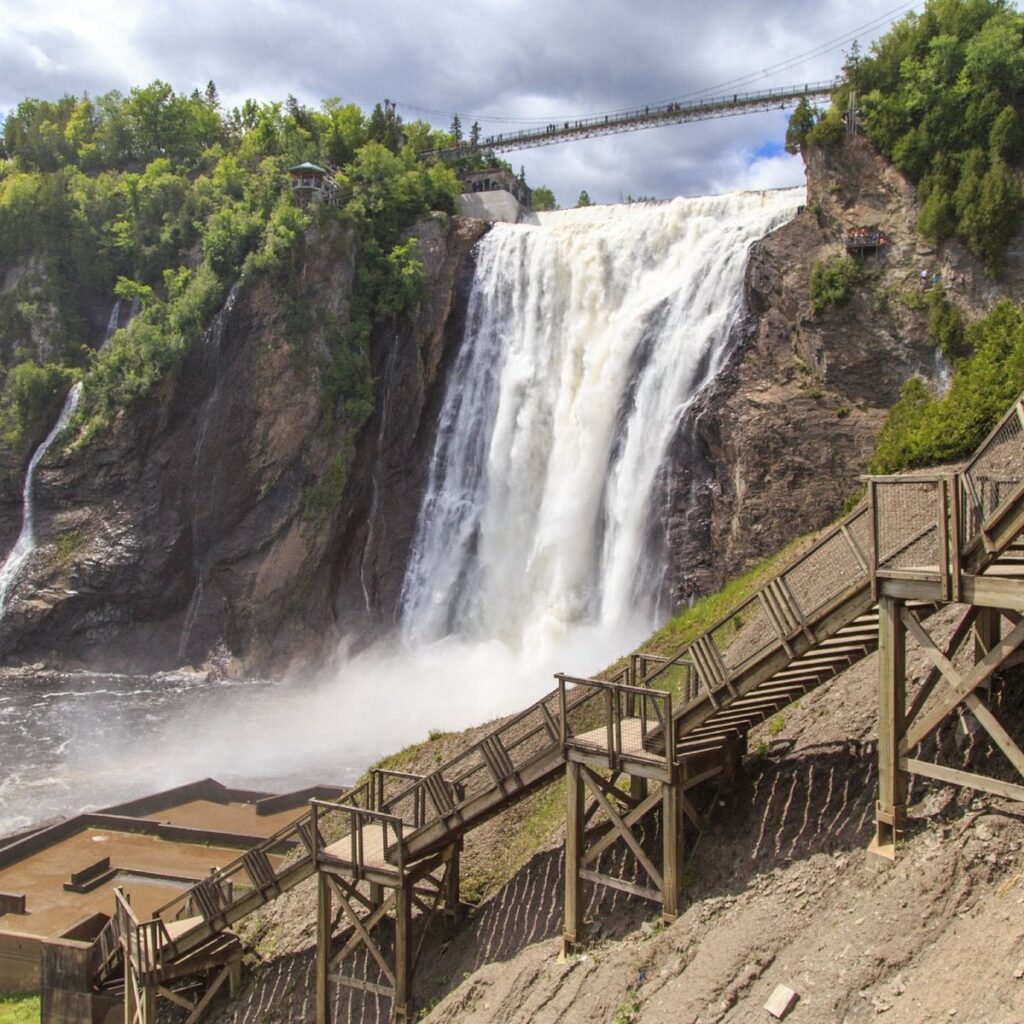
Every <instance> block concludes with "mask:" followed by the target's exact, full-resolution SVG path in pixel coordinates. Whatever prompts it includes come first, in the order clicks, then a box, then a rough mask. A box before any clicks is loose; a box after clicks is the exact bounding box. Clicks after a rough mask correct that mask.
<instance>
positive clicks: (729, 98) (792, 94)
mask: <svg viewBox="0 0 1024 1024" xmlns="http://www.w3.org/2000/svg"><path fill="white" fill-rule="evenodd" d="M837 85H838V80H833V81H829V82H814V83H810V84H804V85H792V86H785V87H783V88H779V89H763V90H760V91H758V92H734V93H729V94H728V95H723V96H710V97H704V98H702V99H694V100H689V101H687V102H676V101H673V102H670V103H660V104H656V105H648V106H644V107H637V108H636V109H633V110H626V111H622V112H618V113H614V114H598V115H595V116H592V117H583V118H577V119H574V120H571V121H561V122H551V123H549V124H546V125H541V126H538V127H533V128H523V129H521V130H519V131H515V132H504V133H500V134H498V135H488V136H487V137H486V138H481V139H479V140H477V141H475V142H474V141H471V140H461V141H460V142H459V143H458V144H457V145H455V146H449V147H446V148H444V149H431V150H425V151H423V152H422V153H420V157H421V159H431V158H434V157H438V158H440V159H442V160H455V159H458V158H459V157H467V156H473V155H475V154H476V153H483V152H488V153H510V152H514V151H516V150H520V149H535V148H536V147H538V146H552V145H555V144H556V143H559V142H570V141H572V140H574V139H593V138H597V137H599V136H602V135H619V134H622V133H623V132H637V131H642V130H643V129H645V128H660V127H664V126H666V125H672V124H689V123H691V122H693V121H713V120H717V119H719V118H722V117H733V116H735V115H737V114H755V113H758V112H763V111H767V110H786V109H788V108H789V107H794V106H796V105H797V104H798V103H799V102H800V101H801V100H807V101H808V102H812V101H818V100H827V99H828V98H829V97H830V96H831V94H832V91H833V90H834V89H835V88H836V86H837Z"/></svg>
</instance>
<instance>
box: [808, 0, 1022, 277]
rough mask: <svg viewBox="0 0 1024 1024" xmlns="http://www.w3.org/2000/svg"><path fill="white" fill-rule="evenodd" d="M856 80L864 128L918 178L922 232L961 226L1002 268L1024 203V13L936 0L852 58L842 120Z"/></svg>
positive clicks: (989, 1) (977, 1)
mask: <svg viewBox="0 0 1024 1024" xmlns="http://www.w3.org/2000/svg"><path fill="white" fill-rule="evenodd" d="M851 90H855V91H856V93H857V96H858V103H859V107H860V112H861V123H862V126H863V130H864V133H865V134H866V135H867V137H868V138H869V139H870V140H871V142H872V143H873V144H874V145H875V146H876V147H877V148H878V149H879V150H880V151H881V152H883V153H885V154H886V155H887V156H889V157H890V158H891V159H892V160H893V161H894V162H895V163H896V165H897V166H898V167H900V168H901V169H902V170H904V171H905V172H906V173H907V174H908V175H909V176H910V177H911V179H912V180H913V181H914V182H915V183H916V185H917V189H918V198H919V200H920V202H921V204H922V212H921V220H920V228H921V230H922V232H923V233H924V234H926V235H927V236H929V237H931V238H933V239H936V240H940V239H942V238H945V237H947V236H949V235H952V234H957V235H959V236H960V237H962V238H963V239H964V241H965V242H966V243H967V245H968V246H969V247H970V248H971V249H972V250H973V251H974V252H975V253H976V254H977V255H978V256H979V257H981V259H982V260H983V261H984V262H985V263H986V265H987V266H988V267H989V269H990V270H992V271H993V272H998V271H999V270H1000V269H1001V268H1002V265H1003V261H1004V258H1005V253H1006V245H1007V242H1008V241H1009V239H1010V237H1011V236H1012V235H1013V233H1014V232H1015V231H1016V230H1017V228H1019V227H1020V224H1021V220H1022V213H1024V196H1022V188H1021V175H1020V171H1021V167H1020V161H1021V158H1022V156H1024V129H1022V126H1021V121H1020V97H1021V95H1024V14H1021V13H1020V12H1018V11H1016V10H1015V9H1014V7H1013V5H1012V4H1010V3H1008V2H1007V0H929V2H928V3H927V4H926V5H925V8H924V10H923V11H922V12H921V13H920V14H917V13H911V14H908V15H907V16H906V17H904V18H903V19H901V20H900V21H899V22H897V23H896V24H895V25H894V26H893V27H892V29H891V30H890V31H889V32H888V33H887V34H886V35H884V36H883V37H882V38H881V39H879V40H877V41H876V42H875V43H873V44H872V46H871V53H870V54H869V55H868V56H866V57H864V58H860V56H859V55H858V58H857V60H855V61H850V62H848V63H847V66H846V68H845V81H844V82H843V84H842V86H841V87H840V88H839V89H838V90H837V91H836V93H835V95H834V97H833V106H832V110H831V111H830V113H829V115H828V116H830V117H832V118H833V119H834V120H835V121H836V122H837V123H838V120H839V117H840V113H841V112H842V111H844V110H845V109H846V106H847V103H848V101H849V96H850V92H851ZM822 124H824V119H823V120H822V122H821V123H820V124H819V125H816V126H815V128H814V129H813V130H814V131H817V130H818V129H819V128H820V127H821V125H822Z"/></svg>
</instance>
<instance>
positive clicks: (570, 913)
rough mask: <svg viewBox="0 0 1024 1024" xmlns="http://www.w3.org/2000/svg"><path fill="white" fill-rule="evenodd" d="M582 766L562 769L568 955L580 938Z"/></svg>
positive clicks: (568, 765) (565, 948) (564, 939)
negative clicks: (563, 778) (563, 782)
mask: <svg viewBox="0 0 1024 1024" xmlns="http://www.w3.org/2000/svg"><path fill="white" fill-rule="evenodd" d="M582 772H583V766H582V765H580V764H576V763H575V762H573V761H569V762H567V763H566V766H565V800H566V802H565V927H564V929H563V932H562V946H563V951H564V952H565V953H569V952H570V951H571V950H572V947H573V946H575V945H576V944H577V943H578V942H579V941H580V938H581V935H582V929H583V903H582V901H581V900H580V868H581V867H582V860H583V780H582V778H581V774H582Z"/></svg>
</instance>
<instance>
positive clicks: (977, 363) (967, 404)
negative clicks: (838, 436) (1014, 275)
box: [868, 299, 1024, 473]
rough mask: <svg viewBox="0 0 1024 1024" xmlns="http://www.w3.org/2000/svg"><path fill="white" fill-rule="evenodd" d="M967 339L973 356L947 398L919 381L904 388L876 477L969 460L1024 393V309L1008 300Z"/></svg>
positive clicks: (876, 461)
mask: <svg viewBox="0 0 1024 1024" xmlns="http://www.w3.org/2000/svg"><path fill="white" fill-rule="evenodd" d="M965 336H966V344H967V346H968V348H969V349H970V350H971V351H972V354H971V355H970V356H968V357H966V358H965V359H963V360H961V361H960V362H959V363H957V364H956V366H955V368H954V372H953V377H952V380H951V382H950V386H949V390H948V391H947V392H946V395H945V396H944V397H943V398H935V397H933V396H932V395H931V394H930V393H929V392H928V389H927V388H926V387H925V385H924V383H923V382H922V381H921V380H920V379H919V378H917V377H912V378H911V379H910V380H908V381H907V383H906V384H904V386H903V391H902V393H901V395H900V399H899V401H898V402H897V403H896V404H895V405H894V406H893V407H892V409H891V410H890V411H889V415H888V416H887V418H886V421H885V424H884V425H883V427H882V430H881V433H880V434H879V437H878V447H877V448H876V450H875V454H874V456H873V457H872V459H871V462H870V463H869V465H868V468H869V470H870V471H871V472H872V473H895V472H898V471H899V470H902V469H909V468H912V467H915V466H930V465H934V464H936V463H939V462H948V461H950V460H953V459H961V458H964V457H966V456H967V455H969V454H970V453H971V452H972V451H973V450H974V449H975V448H976V447H977V446H978V445H979V444H980V443H981V442H982V441H983V440H984V439H985V436H986V434H987V433H988V432H989V431H990V430H991V429H992V427H994V426H995V424H996V423H997V422H998V420H999V417H1000V416H1002V415H1003V413H1004V412H1005V411H1006V409H1007V407H1008V406H1009V405H1010V403H1011V402H1012V401H1013V400H1014V399H1015V398H1016V397H1017V396H1018V395H1019V394H1020V393H1021V391H1024V305H1020V306H1015V305H1014V304H1013V303H1011V302H1009V301H1008V300H1005V299H1004V300H1003V301H1002V302H1000V303H998V304H997V305H996V306H994V307H993V309H992V311H991V312H990V313H989V314H988V316H986V317H985V318H984V319H983V320H979V321H977V322H976V323H974V324H971V325H970V327H968V328H967V329H966V332H965Z"/></svg>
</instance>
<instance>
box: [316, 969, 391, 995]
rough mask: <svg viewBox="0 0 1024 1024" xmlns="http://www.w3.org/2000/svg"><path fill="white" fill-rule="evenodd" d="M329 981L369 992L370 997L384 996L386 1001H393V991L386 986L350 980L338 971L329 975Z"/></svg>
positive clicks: (361, 980)
mask: <svg viewBox="0 0 1024 1024" xmlns="http://www.w3.org/2000/svg"><path fill="white" fill-rule="evenodd" d="M331 981H336V982H337V983H338V984H339V985H344V986H345V987H346V988H354V989H358V990H359V991H360V992H369V993H371V995H375V996H384V997H385V998H386V999H394V997H395V990H394V989H393V988H389V987H388V986H387V985H375V984H374V983H373V982H371V981H364V980H363V979H362V978H350V977H349V976H348V975H345V974H342V973H341V972H340V971H338V972H337V973H336V974H332V975H331Z"/></svg>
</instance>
